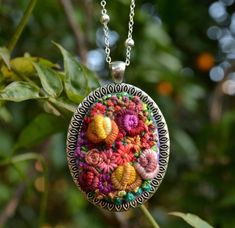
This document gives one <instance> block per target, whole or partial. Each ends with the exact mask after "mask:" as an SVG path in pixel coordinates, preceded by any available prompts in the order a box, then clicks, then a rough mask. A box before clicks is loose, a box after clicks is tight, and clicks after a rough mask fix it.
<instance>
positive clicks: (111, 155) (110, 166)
mask: <svg viewBox="0 0 235 228" xmlns="http://www.w3.org/2000/svg"><path fill="white" fill-rule="evenodd" d="M101 158H102V161H101V162H100V164H98V167H99V168H100V169H101V170H102V171H103V172H104V173H110V172H111V171H113V170H114V169H115V168H116V167H117V153H115V152H113V151H112V149H109V150H106V151H103V152H102V153H101Z"/></svg>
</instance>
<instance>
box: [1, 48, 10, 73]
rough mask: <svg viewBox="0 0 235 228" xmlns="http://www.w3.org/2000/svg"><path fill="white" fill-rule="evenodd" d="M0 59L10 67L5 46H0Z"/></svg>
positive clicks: (8, 54)
mask: <svg viewBox="0 0 235 228" xmlns="http://www.w3.org/2000/svg"><path fill="white" fill-rule="evenodd" d="M0 59H2V60H3V61H4V63H5V64H6V65H7V67H8V68H9V69H10V52H9V51H8V49H7V48H6V47H0Z"/></svg>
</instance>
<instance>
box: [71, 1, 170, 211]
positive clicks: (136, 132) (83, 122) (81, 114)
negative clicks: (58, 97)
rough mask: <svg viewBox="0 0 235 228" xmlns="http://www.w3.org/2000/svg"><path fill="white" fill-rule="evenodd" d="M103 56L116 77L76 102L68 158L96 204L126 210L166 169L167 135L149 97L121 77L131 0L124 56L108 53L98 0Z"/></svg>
mask: <svg viewBox="0 0 235 228" xmlns="http://www.w3.org/2000/svg"><path fill="white" fill-rule="evenodd" d="M100 5H101V7H102V10H101V23H102V24H103V31H104V44H105V53H106V62H107V63H108V64H109V66H110V70H111V75H112V77H113V80H114V82H113V83H110V84H108V85H104V86H101V87H99V88H98V89H96V90H95V91H93V92H91V93H90V94H89V95H88V96H87V97H86V98H85V99H84V100H83V101H82V102H81V103H80V105H79V106H78V108H77V110H76V112H75V113H74V115H73V118H72V120H71V123H70V126H69V130H68V138H67V160H68V164H69V168H70V172H71V175H72V177H73V180H74V182H75V184H76V185H77V186H78V188H79V189H80V190H81V191H82V192H83V193H84V194H85V195H86V197H87V199H88V200H89V201H90V202H91V203H93V204H94V205H96V206H98V207H101V208H104V209H107V210H109V211H124V210H128V209H130V208H134V207H137V206H139V205H141V204H143V203H144V202H146V201H147V200H148V199H149V198H150V197H151V196H152V195H153V194H154V193H155V192H156V190H157V189H158V187H159V185H160V183H161V181H162V179H163V177H164V175H165V172H166V169H167V164H168V158H169V135H168V129H167V125H166V122H165V119H164V117H163V115H162V113H161V111H160V109H159V108H158V106H157V104H156V103H155V102H154V101H153V99H152V98H151V97H150V96H148V95H147V94H146V93H145V92H143V91H142V90H141V89H139V88H137V87H135V86H133V85H130V84H126V83H123V82H122V81H123V77H124V72H125V69H126V66H129V65H130V58H131V49H132V47H133V46H134V40H133V38H132V33H133V25H134V9H135V0H131V3H130V14H129V23H128V27H129V29H128V36H127V39H126V41H125V46H126V60H125V62H123V61H114V62H112V59H111V57H110V52H111V51H110V47H109V28H108V22H109V20H110V18H109V16H108V14H107V9H106V1H105V0H101V3H100Z"/></svg>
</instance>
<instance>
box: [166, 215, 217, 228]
mask: <svg viewBox="0 0 235 228" xmlns="http://www.w3.org/2000/svg"><path fill="white" fill-rule="evenodd" d="M169 215H173V216H177V217H180V218H182V219H183V220H184V221H185V222H187V223H188V224H189V225H191V226H192V227H195V228H213V226H211V225H210V224H208V223H207V222H205V221H204V220H202V219H201V218H199V217H198V216H197V215H194V214H190V213H187V214H185V213H182V212H170V213H169Z"/></svg>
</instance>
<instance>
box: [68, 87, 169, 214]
mask: <svg viewBox="0 0 235 228" xmlns="http://www.w3.org/2000/svg"><path fill="white" fill-rule="evenodd" d="M120 92H126V93H128V94H130V95H133V96H138V97H139V98H140V99H141V100H142V101H143V102H145V103H146V104H147V105H148V107H149V108H150V109H151V111H152V113H153V118H154V119H155V121H156V125H157V131H158V141H159V144H160V145H159V172H158V174H157V176H156V177H155V178H154V179H152V181H151V183H150V185H151V189H150V190H149V191H148V192H147V191H144V192H143V193H142V194H140V195H139V196H137V197H136V199H135V200H133V201H130V202H127V203H123V204H121V205H115V204H114V203H109V202H106V201H104V200H99V199H97V198H95V197H94V196H93V195H92V194H89V193H88V194H85V195H86V197H87V199H88V200H89V201H90V202H91V203H93V204H95V205H96V206H98V207H101V208H103V209H106V210H108V211H126V210H129V209H130V208H134V207H137V206H140V205H141V204H143V203H145V202H146V201H147V200H148V199H149V198H151V197H152V196H153V194H154V193H155V192H156V191H157V189H158V187H159V185H160V184H161V182H162V180H163V178H164V176H165V173H166V170H167V165H168V160H169V155H170V140H169V133H168V128H167V125H166V122H165V119H164V117H163V115H162V113H161V111H160V109H159V108H158V106H157V104H156V103H155V102H154V101H153V99H152V98H151V97H149V96H148V95H147V94H146V93H145V92H143V91H142V90H141V89H139V88H137V87H135V86H132V85H129V84H125V83H121V84H115V83H111V84H108V85H105V86H102V87H99V88H98V89H96V90H95V91H93V92H91V93H90V94H89V95H88V96H87V97H86V98H85V99H84V100H83V101H82V102H81V103H80V105H79V106H78V108H77V110H76V111H75V113H74V115H73V118H72V120H71V122H70V126H69V129H68V136H67V160H68V165H69V169H70V172H71V175H72V177H73V180H74V182H75V184H76V185H77V187H78V188H79V189H80V190H81V188H80V186H79V182H78V177H79V168H78V167H77V165H76V158H75V156H74V152H75V150H76V146H77V138H78V135H79V133H80V130H81V127H82V125H83V119H84V116H85V115H86V113H87V110H89V108H90V107H91V106H92V105H93V104H94V103H96V102H97V100H98V99H101V98H102V97H104V96H105V95H108V94H115V93H120ZM81 191H82V190H81ZM82 192H83V191H82Z"/></svg>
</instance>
